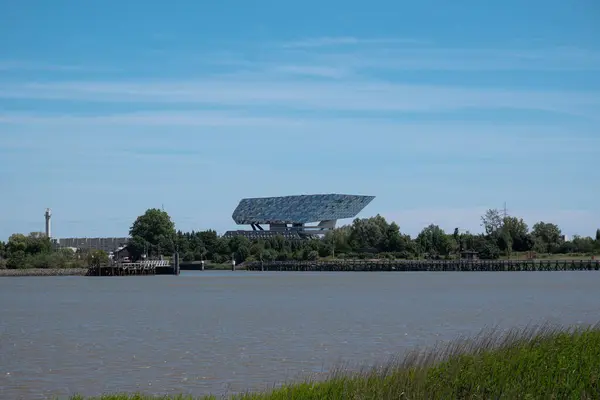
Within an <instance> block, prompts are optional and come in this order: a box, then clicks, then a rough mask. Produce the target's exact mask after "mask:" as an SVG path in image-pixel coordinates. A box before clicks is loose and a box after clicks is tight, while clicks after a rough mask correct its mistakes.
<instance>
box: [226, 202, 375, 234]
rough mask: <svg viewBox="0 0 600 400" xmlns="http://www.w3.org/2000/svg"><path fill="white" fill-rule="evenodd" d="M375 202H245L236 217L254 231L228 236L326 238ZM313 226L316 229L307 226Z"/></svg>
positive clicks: (236, 211)
mask: <svg viewBox="0 0 600 400" xmlns="http://www.w3.org/2000/svg"><path fill="white" fill-rule="evenodd" d="M374 198H375V196H361V195H349V194H312V195H296V196H281V197H259V198H250V199H242V200H241V201H240V203H239V204H238V206H237V207H236V209H235V210H234V212H233V215H232V217H233V220H234V221H235V223H236V224H238V225H250V226H251V227H252V230H236V231H228V232H226V233H225V236H226V237H232V236H238V235H242V236H246V237H248V238H249V239H263V238H268V237H272V236H276V235H282V236H283V237H285V238H287V239H303V238H307V237H311V236H313V235H323V234H325V233H327V232H328V231H331V230H333V229H334V228H335V226H336V223H337V221H338V220H340V219H346V218H354V217H356V215H358V213H360V212H361V211H362V210H363V209H364V208H365V207H366V206H367V205H368V204H369V203H370V202H371V201H372V200H373V199H374ZM312 223H316V225H307V224H312ZM262 225H268V228H267V229H265V227H263V226H262Z"/></svg>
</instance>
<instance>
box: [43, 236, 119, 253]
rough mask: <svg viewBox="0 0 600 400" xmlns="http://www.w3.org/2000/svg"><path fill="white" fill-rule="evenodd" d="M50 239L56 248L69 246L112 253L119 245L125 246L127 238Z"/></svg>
mask: <svg viewBox="0 0 600 400" xmlns="http://www.w3.org/2000/svg"><path fill="white" fill-rule="evenodd" d="M52 241H53V243H54V245H55V246H56V247H58V248H67V247H70V248H75V249H78V250H103V251H105V252H107V253H112V252H114V251H115V250H117V249H118V248H119V247H123V246H125V245H126V244H127V242H128V241H129V238H126V237H112V238H62V239H53V240H52Z"/></svg>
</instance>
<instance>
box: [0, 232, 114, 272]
mask: <svg viewBox="0 0 600 400" xmlns="http://www.w3.org/2000/svg"><path fill="white" fill-rule="evenodd" d="M107 261H108V254H106V252H104V251H102V250H77V251H74V250H72V249H56V248H55V247H54V246H53V244H52V241H51V240H50V239H49V238H48V237H47V236H46V235H45V234H44V233H41V232H32V233H30V234H29V235H24V234H20V233H15V234H13V235H11V236H10V237H9V239H8V241H7V242H6V243H5V242H2V241H0V269H1V268H10V269H20V268H61V269H62V268H86V267H88V266H93V265H98V264H101V263H105V262H107Z"/></svg>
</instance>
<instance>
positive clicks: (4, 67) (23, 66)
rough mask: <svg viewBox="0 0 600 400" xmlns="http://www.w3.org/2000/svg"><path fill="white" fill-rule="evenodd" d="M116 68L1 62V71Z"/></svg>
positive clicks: (91, 70) (103, 69)
mask: <svg viewBox="0 0 600 400" xmlns="http://www.w3.org/2000/svg"><path fill="white" fill-rule="evenodd" d="M117 70H118V69H117V68H114V67H110V68H109V67H99V66H97V65H77V64H54V63H49V62H45V61H22V60H18V61H16V60H0V71H29V72H36V71H46V72H64V73H74V72H80V73H86V72H114V71H117Z"/></svg>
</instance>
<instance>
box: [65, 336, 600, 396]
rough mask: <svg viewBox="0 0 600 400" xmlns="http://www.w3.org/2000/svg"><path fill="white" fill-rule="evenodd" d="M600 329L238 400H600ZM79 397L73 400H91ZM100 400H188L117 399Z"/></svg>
mask: <svg viewBox="0 0 600 400" xmlns="http://www.w3.org/2000/svg"><path fill="white" fill-rule="evenodd" d="M598 360H600V324H596V325H593V326H589V327H586V328H560V327H557V326H553V325H549V324H545V325H541V326H529V327H527V328H525V329H513V330H508V331H502V330H499V329H490V330H485V331H483V332H482V333H481V334H479V335H477V336H476V337H475V338H472V339H468V338H458V339H457V340H455V341H452V342H450V343H440V344H438V345H437V346H434V347H432V348H428V349H423V350H416V351H413V352H411V353H409V354H408V355H407V356H405V357H402V358H395V359H392V360H390V361H389V362H387V363H385V364H383V365H378V366H372V367H369V368H364V369H362V370H358V371H356V370H355V371H352V370H348V369H346V368H339V369H337V370H336V371H334V372H333V373H331V374H329V375H328V376H327V377H325V378H324V379H323V378H312V379H307V380H306V381H304V382H299V383H290V384H286V385H283V386H281V387H279V388H274V389H273V390H272V391H270V392H267V393H245V394H239V395H234V396H230V397H227V398H229V399H234V400H284V399H285V400H289V399H302V400H305V399H306V400H323V399H327V400H346V399H350V400H359V399H360V400H371V399H372V400H381V399H407V400H413V399H533V398H536V399H538V398H539V399H542V398H543V399H600V362H598ZM83 399H84V398H83V397H78V396H75V397H72V400H83ZM96 399H99V400H150V399H163V400H167V399H168V400H171V399H178V400H188V399H190V400H191V399H195V398H193V397H185V396H176V397H164V396H163V397H160V396H159V397H152V396H147V395H144V394H114V395H104V396H101V397H97V398H96ZM198 399H202V400H213V399H217V397H215V396H207V397H200V398H198Z"/></svg>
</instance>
